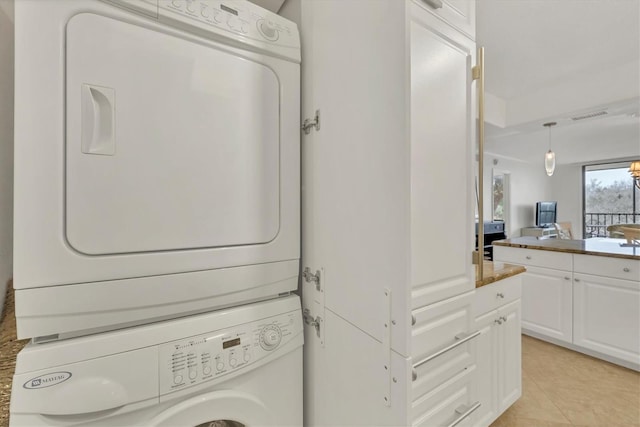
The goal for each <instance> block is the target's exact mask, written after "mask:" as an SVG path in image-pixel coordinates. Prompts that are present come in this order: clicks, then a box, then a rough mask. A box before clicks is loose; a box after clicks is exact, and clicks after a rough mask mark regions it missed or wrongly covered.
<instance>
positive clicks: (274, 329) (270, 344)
mask: <svg viewBox="0 0 640 427" xmlns="http://www.w3.org/2000/svg"><path fill="white" fill-rule="evenodd" d="M280 341H282V331H281V330H280V328H279V327H278V325H269V326H265V327H264V328H262V330H261V331H260V347H262V348H264V349H265V350H267V351H271V350H273V349H275V348H276V347H278V345H280Z"/></svg>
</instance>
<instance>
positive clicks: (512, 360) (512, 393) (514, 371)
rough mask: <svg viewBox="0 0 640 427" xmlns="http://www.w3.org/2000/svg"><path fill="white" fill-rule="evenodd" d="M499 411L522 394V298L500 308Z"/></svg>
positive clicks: (501, 411)
mask: <svg viewBox="0 0 640 427" xmlns="http://www.w3.org/2000/svg"><path fill="white" fill-rule="evenodd" d="M498 317H499V319H500V320H501V321H502V323H498V326H497V327H496V330H497V332H498V352H497V353H498V412H499V413H500V414H501V413H503V412H504V411H505V410H507V408H508V407H509V406H511V405H512V404H513V403H514V402H515V401H516V400H518V399H519V398H520V396H521V395H522V338H521V332H520V300H518V301H514V302H512V303H510V304H507V305H505V306H503V307H500V308H499V309H498Z"/></svg>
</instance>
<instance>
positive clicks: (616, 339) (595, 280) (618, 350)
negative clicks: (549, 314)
mask: <svg viewBox="0 0 640 427" xmlns="http://www.w3.org/2000/svg"><path fill="white" fill-rule="evenodd" d="M573 309H574V311H573V324H574V331H573V342H574V344H576V345H579V346H582V347H584V348H588V349H591V350H594V351H597V352H600V353H604V354H607V355H610V356H613V357H617V358H619V359H622V360H626V361H628V362H631V363H634V364H636V365H638V364H640V283H639V282H637V281H632V280H621V279H613V278H609V277H602V276H595V275H590V274H582V273H574V283H573Z"/></svg>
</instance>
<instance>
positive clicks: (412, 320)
mask: <svg viewBox="0 0 640 427" xmlns="http://www.w3.org/2000/svg"><path fill="white" fill-rule="evenodd" d="M415 324H416V316H415V315H413V314H412V315H411V326H413V325H415Z"/></svg>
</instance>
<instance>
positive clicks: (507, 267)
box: [476, 261, 526, 288]
mask: <svg viewBox="0 0 640 427" xmlns="http://www.w3.org/2000/svg"><path fill="white" fill-rule="evenodd" d="M483 269H484V272H483V273H484V274H483V276H484V278H482V279H480V278H478V269H477V268H476V288H479V287H480V286H484V285H488V284H489V283H494V282H497V281H498V280H503V279H506V278H507V277H511V276H515V275H516V274H520V273H524V272H525V271H526V269H525V268H524V267H523V266H521V265H513V264H507V263H504V262H496V261H485V262H484V267H483Z"/></svg>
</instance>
